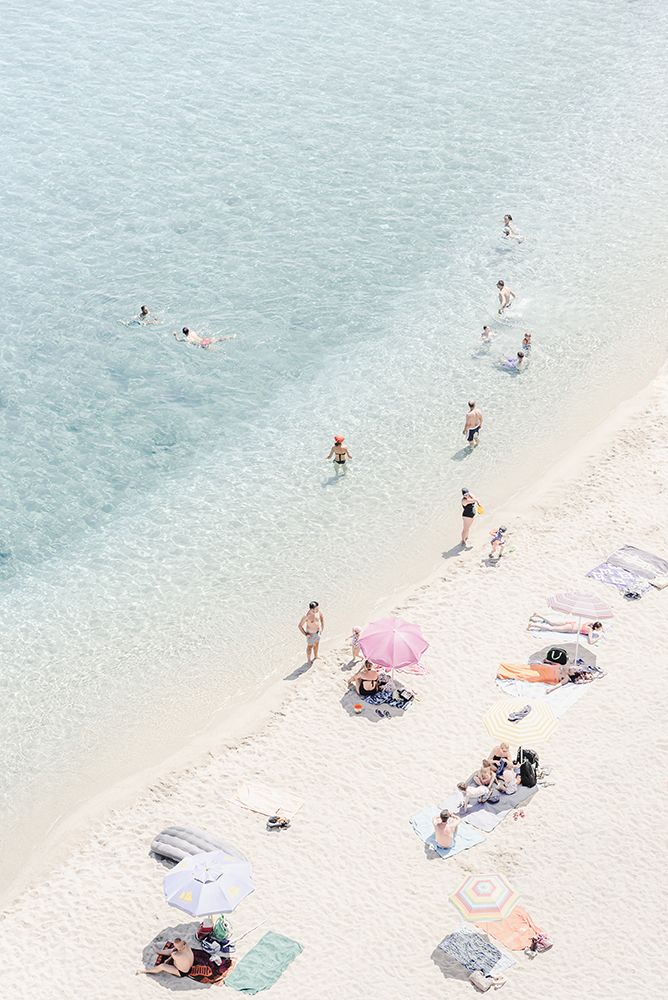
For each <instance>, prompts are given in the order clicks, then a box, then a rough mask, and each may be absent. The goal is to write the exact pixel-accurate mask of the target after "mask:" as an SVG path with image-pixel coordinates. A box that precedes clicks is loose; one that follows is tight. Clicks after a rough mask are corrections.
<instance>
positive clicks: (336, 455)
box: [327, 434, 353, 476]
mask: <svg viewBox="0 0 668 1000" xmlns="http://www.w3.org/2000/svg"><path fill="white" fill-rule="evenodd" d="M344 441H345V438H344V437H343V436H342V435H341V434H337V435H336V437H335V438H334V444H333V445H332V447H331V448H330V449H329V455H328V456H327V461H328V462H329V460H330V459H331V458H333V459H334V470H335V472H336V475H337V476H338V475H339V473H341V472H345V471H346V461H347V460H348V459H350V460H351V461H352V457H353V456H352V455H351V454H350V452H349V451H348V446H347V445H345V444H344V443H343V442H344Z"/></svg>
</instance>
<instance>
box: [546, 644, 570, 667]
mask: <svg viewBox="0 0 668 1000" xmlns="http://www.w3.org/2000/svg"><path fill="white" fill-rule="evenodd" d="M543 663H558V664H559V666H560V667H565V666H566V664H567V663H568V653H567V652H566V650H565V649H561V648H560V647H559V646H550V648H549V649H548V651H547V655H546V657H545V659H544V660H543Z"/></svg>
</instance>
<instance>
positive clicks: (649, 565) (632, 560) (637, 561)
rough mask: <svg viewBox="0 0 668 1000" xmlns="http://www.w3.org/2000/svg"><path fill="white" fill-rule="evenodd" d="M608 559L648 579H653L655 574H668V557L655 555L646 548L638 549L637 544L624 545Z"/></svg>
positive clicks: (614, 564)
mask: <svg viewBox="0 0 668 1000" xmlns="http://www.w3.org/2000/svg"><path fill="white" fill-rule="evenodd" d="M606 561H607V562H608V563H610V564H612V565H613V566H621V568H622V569H626V570H629V572H631V573H635V574H636V575H637V576H642V577H644V578H645V579H646V580H652V579H653V578H654V577H655V576H668V559H662V558H661V556H655V555H653V554H652V553H651V552H646V551H645V549H637V548H636V547H635V545H622V547H621V549H617V550H616V552H613V553H612V555H611V556H608V558H607V560H606Z"/></svg>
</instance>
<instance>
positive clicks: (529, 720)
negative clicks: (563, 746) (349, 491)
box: [484, 698, 558, 746]
mask: <svg viewBox="0 0 668 1000" xmlns="http://www.w3.org/2000/svg"><path fill="white" fill-rule="evenodd" d="M525 708H528V709H529V711H528V712H526V713H525V711H524V710H525ZM518 713H523V717H522V718H520V719H518V720H517V721H515V722H511V721H510V719H509V718H508V716H509V715H511V716H516V715H517V714H518ZM484 722H485V726H486V727H487V732H488V733H489V734H490V736H493V737H494V739H497V740H500V741H502V742H505V743H510V744H514V745H515V746H520V745H522V746H532V745H534V744H538V745H539V746H540V745H542V744H543V743H545V742H546V741H547V740H548V739H549V738H550V736H551V735H552V733H553V732H554V730H555V729H556V728H557V722H558V720H557V717H556V715H555V714H554V712H553V711H552V709H551V707H550V705H549V704H548V702H547V701H544V700H533V701H532V702H531V704H528V703H527V702H524V701H521V700H520V699H518V698H501V699H499V701H496V702H494V704H493V705H492V707H491V708H490V709H488V711H487V712H486V713H485V719H484Z"/></svg>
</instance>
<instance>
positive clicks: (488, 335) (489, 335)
mask: <svg viewBox="0 0 668 1000" xmlns="http://www.w3.org/2000/svg"><path fill="white" fill-rule="evenodd" d="M495 336H496V334H495V333H494V331H493V330H492V328H491V326H483V328H482V333H481V334H480V339H481V340H482V342H483V344H491V342H492V339H493V337H495Z"/></svg>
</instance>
